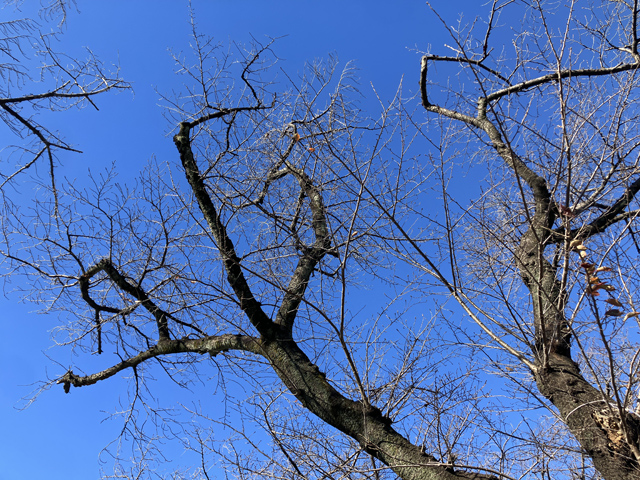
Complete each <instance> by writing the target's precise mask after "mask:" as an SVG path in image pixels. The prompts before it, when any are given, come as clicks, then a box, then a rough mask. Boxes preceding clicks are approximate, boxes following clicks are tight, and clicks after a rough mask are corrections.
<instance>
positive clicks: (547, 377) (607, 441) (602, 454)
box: [420, 56, 640, 480]
mask: <svg viewBox="0 0 640 480" xmlns="http://www.w3.org/2000/svg"><path fill="white" fill-rule="evenodd" d="M430 60H437V58H435V57H433V56H432V57H426V56H425V57H423V59H422V68H421V76H420V89H421V94H422V104H423V107H424V108H425V109H426V110H427V111H429V112H432V113H435V114H438V115H441V116H445V117H448V118H451V119H454V120H457V121H461V122H464V123H466V124H467V125H469V126H471V127H474V128H476V129H478V130H480V131H483V132H484V134H486V136H487V137H488V138H489V141H490V142H491V145H492V146H493V147H494V148H495V150H496V153H497V154H498V155H499V156H500V157H501V158H502V160H503V161H504V162H505V164H506V165H507V166H508V167H509V169H510V170H511V172H512V174H513V175H514V178H515V181H516V184H517V185H519V186H520V188H521V189H522V190H523V191H524V190H528V192H530V193H531V195H532V197H533V208H532V211H533V214H532V215H530V216H529V218H528V230H527V231H526V232H525V233H524V235H523V236H522V238H521V241H520V245H519V246H518V248H517V249H516V251H515V255H514V261H515V263H516V265H517V267H518V269H519V271H520V276H521V278H522V281H523V283H524V285H525V286H526V287H527V289H528V290H529V294H530V299H531V304H532V306H533V308H532V310H533V311H532V316H533V323H534V327H535V338H534V339H533V341H532V342H531V348H532V351H533V355H534V359H535V368H534V369H533V371H532V373H533V375H534V378H535V381H536V384H537V386H538V389H539V391H540V393H541V394H542V395H544V397H546V398H547V399H549V401H550V402H551V403H552V404H553V405H554V406H555V407H556V408H557V410H558V412H559V413H560V416H561V417H562V419H563V420H564V421H565V423H566V424H567V426H568V427H569V430H570V431H571V432H572V433H573V435H574V436H575V438H576V439H577V441H578V442H579V443H580V445H581V446H582V448H583V449H584V451H585V452H586V454H587V455H588V456H589V457H590V458H591V459H592V460H593V464H594V466H595V468H596V469H597V470H598V471H599V472H600V473H601V474H602V476H603V477H604V478H605V479H606V480H637V479H638V478H640V454H639V447H640V444H639V440H640V417H638V416H637V415H635V414H634V413H632V412H628V411H626V410H624V409H622V408H619V407H618V406H617V405H618V404H616V403H615V402H614V401H613V399H611V398H609V397H608V396H606V395H604V394H603V393H602V392H601V391H600V390H599V389H597V388H595V387H594V386H593V385H591V384H590V383H589V382H588V381H587V380H586V379H585V377H584V376H583V375H582V373H581V372H580V368H579V367H578V365H577V364H576V363H575V362H574V361H573V359H572V357H571V333H572V332H571V327H570V325H569V322H568V320H567V317H566V313H565V305H566V299H567V293H566V292H565V291H563V289H562V285H561V282H560V281H559V279H558V271H557V268H556V267H554V266H553V265H552V264H551V263H550V262H549V261H548V260H547V258H546V257H545V254H546V252H545V250H546V249H547V247H548V246H549V245H552V244H554V243H560V242H562V241H566V235H567V232H565V231H562V232H560V231H554V230H553V225H554V222H555V220H556V219H557V218H558V215H559V212H558V207H557V203H556V202H555V201H554V199H553V197H552V195H551V193H550V191H549V188H548V186H547V182H546V181H545V179H544V178H543V177H542V176H541V175H539V174H537V173H536V172H535V171H534V170H532V169H531V168H530V167H529V166H528V165H527V164H526V163H525V162H524V161H522V160H521V159H520V157H519V156H518V155H517V153H516V152H515V151H514V150H513V149H512V148H511V146H510V145H509V144H508V142H507V141H505V140H504V138H503V135H502V133H501V130H500V129H499V128H498V127H499V124H498V123H497V121H491V120H489V118H488V115H487V109H488V108H489V103H490V102H491V101H495V100H498V99H500V98H502V97H505V96H508V95H510V94H512V93H518V92H521V91H524V90H526V89H528V88H531V87H532V86H535V85H540V84H544V83H545V82H550V81H552V80H553V79H554V78H556V79H557V78H565V77H570V76H572V75H575V76H600V75H610V74H613V73H617V72H621V71H627V70H630V69H635V68H637V65H636V64H632V65H623V66H620V67H616V68H615V69H601V70H593V69H588V70H575V71H562V72H560V73H559V74H556V75H555V76H548V75H547V76H543V77H539V78H537V79H533V80H528V81H526V82H523V83H521V84H517V85H514V86H511V87H509V88H508V89H505V90H500V91H498V92H495V93H493V94H489V95H487V96H485V97H483V98H480V99H479V101H478V111H477V116H475V117H472V116H469V115H464V114H461V113H459V112H457V111H454V110H450V109H447V108H443V107H441V106H438V105H434V104H432V103H431V102H430V101H429V99H428V96H427V67H428V63H429V61H430ZM459 61H460V62H462V63H465V62H470V61H469V60H467V59H462V58H461V59H459ZM639 190H640V179H636V180H635V181H634V182H633V183H632V184H631V185H630V186H629V187H628V188H627V189H626V192H625V194H624V195H623V196H622V197H621V198H620V199H618V201H617V202H615V203H614V204H613V205H612V206H611V207H609V208H608V209H607V210H606V211H605V212H604V213H602V214H601V215H600V216H599V217H598V218H597V219H596V220H594V221H592V222H591V223H590V224H589V225H587V226H586V227H584V228H581V229H579V230H578V231H573V232H569V235H571V236H572V237H575V238H587V237H589V236H592V235H596V234H598V233H602V232H604V231H605V230H606V228H607V227H609V226H611V225H613V224H614V223H616V222H618V221H620V220H622V219H623V218H625V217H624V215H623V212H624V210H625V208H626V207H627V206H628V205H629V203H630V202H631V200H632V199H633V197H634V196H635V195H636V193H637V192H638V191H639ZM524 197H525V196H524V195H523V198H524Z"/></svg>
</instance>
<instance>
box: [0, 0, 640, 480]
mask: <svg viewBox="0 0 640 480" xmlns="http://www.w3.org/2000/svg"><path fill="white" fill-rule="evenodd" d="M51 5H52V6H53V7H55V8H54V9H53V10H50V11H49V12H50V13H53V14H54V16H55V19H57V21H61V22H62V23H64V21H68V20H67V16H66V12H67V11H68V8H69V7H70V5H69V4H68V3H66V2H53V3H52V4H51ZM56 8H57V10H56ZM425 9H430V15H431V19H432V21H433V22H437V24H438V25H439V28H443V29H444V30H445V31H447V32H448V34H449V37H448V38H447V39H446V41H443V40H441V39H432V40H431V41H432V42H433V45H432V46H431V47H430V48H429V50H426V51H418V52H416V56H415V68H414V70H413V71H408V72H405V77H404V79H403V80H402V82H401V83H399V86H398V88H397V89H396V90H395V91H394V92H393V93H391V94H389V92H384V93H382V92H379V91H378V90H376V89H375V88H373V89H371V88H368V87H367V88H365V87H364V82H363V81H362V80H363V79H361V78H360V77H359V76H358V72H357V70H356V69H355V63H351V62H349V63H340V62H339V61H338V60H337V58H336V57H335V56H331V55H329V56H328V57H327V58H325V59H324V60H312V61H310V62H309V63H307V64H306V65H305V67H304V68H303V69H302V70H299V71H297V72H295V71H290V70H287V68H286V67H283V66H281V64H282V63H283V62H282V61H281V59H280V58H279V56H278V40H277V39H270V38H267V39H262V38H257V37H256V38H254V39H253V41H252V42H251V43H250V44H238V43H231V44H229V45H227V44H221V43H218V42H217V41H216V40H214V39H213V38H212V37H211V36H209V35H208V33H207V32H206V31H204V30H203V29H202V28H201V27H200V25H199V24H198V16H197V12H196V13H195V14H194V13H193V12H192V16H191V39H190V46H191V51H190V52H188V53H183V52H180V53H175V54H174V55H173V59H174V61H175V66H176V68H175V70H176V72H177V73H176V74H177V75H180V77H181V80H182V84H183V87H182V90H181V91H171V92H168V93H167V92H160V95H161V101H162V107H163V108H164V114H165V117H166V120H167V125H168V127H167V131H168V132H169V135H168V136H169V138H170V139H172V140H173V147H174V148H173V150H172V156H171V157H170V158H152V159H151V160H150V161H149V162H148V164H147V166H146V167H144V168H143V169H142V170H141V171H140V172H139V173H137V174H136V178H137V179H136V181H133V182H127V183H125V182H120V180H119V177H118V175H119V171H120V170H122V169H126V168H127V154H128V153H129V152H130V149H131V148H132V145H133V144H135V142H136V132H135V131H130V130H124V131H122V134H121V136H120V137H119V138H117V139H115V140H116V141H117V142H118V144H119V145H120V146H121V149H122V158H121V159H118V160H116V161H115V162H114V164H113V165H112V166H108V165H107V166H97V165H96V166H94V165H91V170H90V172H89V173H87V174H85V173H84V172H80V173H79V177H78V178H77V179H69V178H68V177H67V176H60V175H58V171H59V168H60V167H61V166H63V165H64V164H65V162H66V161H68V160H67V159H68V158H69V157H68V155H70V154H74V155H79V156H81V155H82V153H81V152H80V151H79V149H78V148H76V147H75V146H73V145H72V144H71V143H69V142H68V141H67V140H65V135H66V134H67V132H64V129H63V128H61V129H60V130H58V129H56V128H53V127H51V126H50V124H51V118H53V117H52V115H60V114H61V113H62V111H66V110H69V109H72V108H74V107H82V106H88V107H96V108H98V105H97V102H99V101H101V100H102V99H104V98H105V96H106V97H108V96H109V95H112V94H114V93H116V92H117V91H128V90H130V89H131V88H132V86H131V84H129V83H127V82H126V72H120V71H119V69H118V68H117V67H113V68H111V67H106V66H105V64H103V63H102V61H101V60H99V59H98V58H97V57H96V56H95V55H93V54H91V53H89V54H88V56H86V57H82V58H85V59H83V60H80V59H79V58H80V57H77V56H69V55H63V54H61V53H59V52H57V50H56V48H55V45H56V43H55V42H56V37H55V36H51V35H42V34H41V33H40V32H39V31H38V28H37V27H36V26H35V23H34V21H33V20H13V21H9V22H5V23H3V24H0V34H1V36H2V37H3V38H2V39H0V53H1V54H2V55H3V57H2V61H1V62H0V73H1V74H2V76H3V78H4V80H5V86H2V87H0V116H1V118H2V121H3V122H4V124H5V125H6V126H7V127H8V128H9V130H10V131H11V133H12V135H13V138H14V140H15V142H13V143H12V145H11V146H9V147H7V148H5V150H4V151H3V161H2V163H0V189H1V191H2V206H1V208H2V220H1V229H2V230H1V231H2V243H0V256H1V258H2V264H1V265H2V268H3V270H2V274H3V275H4V277H3V278H4V279H5V282H6V283H5V290H9V289H10V288H9V287H10V286H11V285H13V284H15V282H19V283H18V284H19V285H20V286H19V289H20V290H22V292H23V295H24V298H26V299H28V300H30V301H34V302H36V303H39V304H40V305H42V306H43V308H44V310H45V311H46V312H49V314H50V315H56V317H55V318H56V322H57V325H56V329H55V331H54V335H53V341H54V343H55V344H56V345H58V346H59V347H60V348H62V349H69V350H71V351H72V352H73V353H74V357H73V362H74V363H73V365H71V366H66V365H65V366H62V365H56V366H55V369H56V370H55V371H54V370H52V371H51V372H50V373H49V375H50V377H49V378H48V379H47V381H45V382H43V385H42V389H41V391H44V390H47V389H49V388H52V387H53V393H50V394H49V395H52V394H56V392H57V394H60V393H61V392H66V393H68V394H70V395H73V394H75V393H77V389H79V388H82V389H87V388H92V385H95V384H97V383H103V382H110V383H111V384H113V385H114V388H123V389H124V388H125V387H124V385H125V383H126V384H127V385H128V395H129V398H128V402H127V404H126V405H125V406H124V407H123V409H122V410H123V412H124V414H123V419H122V425H123V428H122V434H121V436H120V441H119V443H117V444H116V445H115V446H112V448H111V449H110V450H109V452H110V453H111V454H113V457H114V460H113V461H110V463H109V468H110V469H111V471H108V470H106V469H105V476H106V477H111V478H155V477H159V478H209V477H210V475H211V476H214V474H215V473H214V472H217V471H221V470H216V469H224V471H225V472H226V473H225V474H226V475H227V476H228V477H234V478H274V479H275V478H287V479H289V478H291V479H295V478H317V479H324V478H331V479H334V478H335V479H337V478H367V479H380V478H401V479H407V480H409V479H432V480H453V479H475V480H484V479H486V480H489V479H541V480H543V479H550V478H554V479H565V478H566V479H585V480H586V479H594V480H595V479H600V478H602V479H605V480H630V479H635V478H638V475H640V416H639V414H638V413H637V412H640V399H639V396H640V349H639V346H638V340H639V339H640V336H639V332H638V329H639V328H640V306H637V302H638V301H640V300H639V297H638V281H639V279H638V275H637V271H636V268H635V265H636V262H637V259H638V254H639V253H640V246H639V245H638V239H637V235H636V228H637V227H636V224H637V216H638V213H640V209H639V206H638V200H637V199H636V194H637V193H638V191H639V190H640V149H639V147H640V142H639V138H640V137H639V134H638V131H639V129H638V123H636V122H637V121H638V120H637V118H638V114H639V113H640V111H639V110H638V108H637V107H638V100H637V98H636V95H637V88H638V79H637V78H636V77H637V75H638V73H637V70H638V66H639V65H640V53H639V52H638V25H637V23H638V16H639V14H640V6H638V2H637V1H634V2H626V1H613V0H601V1H592V2H575V1H574V2H569V3H568V4H558V3H552V2H542V1H533V2H529V1H527V2H514V1H509V0H505V1H502V2H500V1H497V0H495V1H493V2H490V3H489V4H488V5H487V6H486V12H485V13H484V14H483V15H480V16H479V17H477V18H475V19H467V20H463V17H461V19H460V20H459V21H458V23H455V22H452V21H451V20H450V18H449V17H448V16H445V15H443V14H441V13H440V12H439V11H438V10H437V8H431V6H425ZM80 18H81V17H80ZM34 45H35V46H34ZM32 52H36V53H37V54H38V55H39V56H40V57H39V58H41V59H42V60H41V69H40V75H41V77H40V79H41V81H39V82H36V83H34V82H33V79H34V78H35V77H34V73H33V71H32V70H31V63H30V62H31V61H32V60H31V59H32V57H31V54H32ZM380 68H384V65H380ZM408 79H412V80H411V81H408ZM364 80H365V81H366V79H364ZM42 86H45V87H46V89H45V90H43V89H42V88H41V87H42ZM372 98H373V99H375V102H371V101H369V100H368V99H372ZM374 104H375V111H374V107H373V106H372V105H374ZM122 115H123V116H126V115H127V112H122ZM140 121H144V120H143V119H141V120H140ZM101 167H102V168H101ZM24 185H36V186H37V190H34V191H35V192H37V193H36V194H34V195H33V196H31V195H29V194H25V193H24V191H21V189H22V188H24ZM25 348H28V347H25ZM123 378H126V379H128V382H124V381H123ZM169 382H173V384H175V385H176V386H178V387H179V388H180V389H182V390H183V391H184V392H185V395H187V392H191V393H189V395H192V396H193V397H198V395H202V393H201V392H202V389H204V390H209V389H210V390H212V391H213V392H214V394H215V398H216V399H217V401H218V402H219V404H216V405H211V402H210V401H206V402H205V401H198V399H196V400H195V401H190V402H178V403H176V402H174V401H171V402H167V401H163V386H162V384H163V383H169ZM194 392H199V393H198V395H193V393H194ZM46 398H47V397H43V398H41V399H40V400H39V401H45V402H46V401H47V399H46ZM200 400H202V398H200ZM172 440H173V441H176V442H178V443H179V444H181V445H182V448H183V449H185V450H186V451H189V452H192V453H193V454H194V457H192V458H196V461H195V462H194V464H193V465H191V466H190V468H187V469H185V470H181V471H176V472H171V469H170V468H167V465H166V460H167V457H168V453H167V450H166V444H167V442H170V441H172Z"/></svg>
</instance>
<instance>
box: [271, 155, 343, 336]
mask: <svg viewBox="0 0 640 480" xmlns="http://www.w3.org/2000/svg"><path fill="white" fill-rule="evenodd" d="M288 168H289V170H290V171H291V172H293V174H294V175H295V176H296V178H297V179H298V183H299V184H300V188H301V189H302V191H303V192H304V194H305V196H306V197H307V198H308V199H309V207H310V208H311V214H312V227H313V232H314V234H315V237H316V239H315V242H314V244H313V246H312V247H311V248H306V247H304V249H305V251H304V252H303V255H302V258H300V260H299V261H298V265H297V266H296V269H295V271H294V273H293V276H292V277H291V280H290V281H289V286H288V287H287V291H286V293H285V296H284V298H283V300H282V304H281V305H280V309H279V310H278V313H277V315H276V324H278V325H282V326H283V327H284V328H285V331H286V332H288V333H289V334H290V332H291V329H292V328H293V322H294V320H295V317H296V314H297V312H298V307H299V306H300V302H301V301H302V298H303V296H304V292H305V290H306V289H307V286H308V284H309V278H310V277H311V274H312V273H313V271H314V269H315V267H316V265H318V262H320V260H322V258H323V257H324V256H325V254H326V253H327V251H328V250H329V248H330V247H331V239H330V238H329V228H328V226H327V217H326V214H325V209H324V202H323V200H322V194H321V192H320V190H319V189H318V187H316V186H315V185H314V184H313V181H312V180H311V178H309V176H308V175H307V174H306V173H304V171H303V170H302V169H298V168H295V167H293V166H292V165H288Z"/></svg>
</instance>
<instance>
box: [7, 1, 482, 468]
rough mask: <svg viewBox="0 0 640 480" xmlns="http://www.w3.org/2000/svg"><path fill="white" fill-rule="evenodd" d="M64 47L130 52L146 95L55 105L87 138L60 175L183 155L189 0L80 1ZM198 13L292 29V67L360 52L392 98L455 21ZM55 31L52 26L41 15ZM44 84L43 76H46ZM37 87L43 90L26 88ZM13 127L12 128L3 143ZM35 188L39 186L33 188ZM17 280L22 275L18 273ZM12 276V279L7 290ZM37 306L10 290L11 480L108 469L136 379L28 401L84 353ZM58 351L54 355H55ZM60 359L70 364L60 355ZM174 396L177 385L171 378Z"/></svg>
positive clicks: (212, 27) (211, 27) (245, 25)
mask: <svg viewBox="0 0 640 480" xmlns="http://www.w3.org/2000/svg"><path fill="white" fill-rule="evenodd" d="M36 3H37V2H35V1H27V2H24V3H23V5H22V6H21V10H20V11H16V10H14V9H13V8H12V7H5V8H4V9H3V10H0V19H2V20H10V19H12V18H20V17H23V16H30V17H33V16H34V15H37V14H36V13H34V10H33V8H34V5H35V4H36ZM479 3H481V2H475V1H470V0H467V1H464V2H450V1H442V0H436V1H434V2H433V6H434V7H435V8H437V9H438V10H439V12H440V13H441V14H442V15H443V16H444V17H445V18H448V19H455V18H457V16H458V14H459V13H461V12H462V11H464V14H465V17H467V18H468V19H469V20H471V19H472V18H473V17H474V16H475V15H476V14H478V13H481V12H482V11H483V10H484V9H483V8H481V7H479V6H478V4H479ZM78 7H79V10H80V14H77V13H75V12H73V13H72V14H71V15H70V16H69V18H68V20H67V25H66V27H65V28H64V34H63V35H62V36H61V37H60V43H59V45H58V46H57V47H56V48H58V49H59V50H61V51H64V52H67V53H68V54H69V55H71V56H82V55H84V53H83V48H84V47H89V48H91V49H92V50H93V52H94V53H95V54H97V55H98V56H99V57H100V58H101V59H102V60H103V61H104V62H105V63H113V62H119V64H120V67H121V72H122V76H123V77H124V78H125V79H126V80H128V81H129V82H131V83H132V84H133V87H134V94H131V93H129V92H125V93H121V94H119V95H107V96H105V97H102V98H99V99H98V101H97V104H98V106H99V107H100V111H99V112H96V111H94V110H93V109H90V108H87V109H84V110H82V111H80V112H77V111H70V112H64V113H61V114H56V115H52V116H50V118H49V119H48V120H47V121H48V122H49V125H51V126H53V127H57V128H59V129H60V130H61V131H63V132H64V134H65V137H66V139H67V140H68V141H69V142H71V143H72V144H74V145H75V146H77V148H79V149H81V150H82V151H83V152H84V153H83V154H81V155H70V156H67V155H65V156H63V157H61V159H62V160H64V163H63V165H62V166H61V168H60V170H59V175H65V176H67V177H69V178H73V177H77V176H82V175H85V173H86V171H87V169H88V168H95V169H100V168H103V167H105V166H108V165H109V164H111V163H112V162H115V163H116V165H117V168H118V171H119V174H120V177H119V178H120V180H121V181H126V180H127V179H130V178H134V177H135V176H136V174H137V172H138V170H139V169H140V168H141V167H142V166H143V165H145V163H146V162H147V161H148V160H149V159H150V158H151V157H152V156H156V157H158V158H159V159H162V160H170V159H172V158H174V157H175V149H174V146H173V144H172V141H171V136H170V135H167V134H168V133H169V130H170V126H169V125H168V124H167V122H166V121H165V119H164V118H163V116H162V109H161V108H160V107H159V106H158V103H159V96H158V93H157V92H156V90H158V91H161V92H169V91H171V89H172V88H176V87H177V83H176V82H178V81H179V79H176V77H175V76H174V75H173V72H174V64H173V61H172V59H171V56H170V55H169V49H172V50H173V51H175V52H180V51H183V50H187V49H188V45H189V40H190V37H189V33H190V25H189V11H188V3H187V2H186V1H175V0H172V1H168V0H154V1H151V0H137V1H116V0H114V1H109V2H104V1H102V2H100V1H88V0H78ZM193 7H194V10H195V14H196V20H197V22H198V25H199V28H200V30H201V31H202V32H203V33H206V34H209V35H212V36H214V37H215V38H216V39H218V40H219V41H221V42H223V43H226V42H229V41H237V42H247V41H249V40H250V38H251V36H254V37H255V38H257V39H259V40H260V39H263V38H264V37H265V36H269V37H282V38H280V39H279V40H278V41H277V42H276V44H275V46H274V50H275V52H276V53H277V55H278V56H279V57H280V58H281V59H282V60H283V62H282V64H281V66H282V67H283V68H284V69H286V70H287V71H289V72H296V71H299V70H301V68H302V66H303V64H304V62H305V61H308V60H313V59H314V58H318V57H326V56H327V55H328V54H330V53H335V54H337V56H338V58H339V59H340V61H341V63H342V64H344V62H346V61H354V62H355V65H356V66H357V67H358V68H359V76H360V78H361V86H362V91H363V92H364V93H365V94H366V95H370V94H371V88H370V83H372V84H373V85H374V86H375V88H376V90H377V91H378V92H379V93H380V94H381V95H382V96H383V97H386V98H390V97H391V96H392V95H393V94H394V92H395V90H396V88H397V86H398V83H399V82H400V80H401V79H402V78H404V82H405V85H406V87H407V88H409V89H411V90H414V89H415V88H416V87H417V82H418V74H419V63H420V55H419V53H417V52H416V50H419V51H425V50H427V49H429V48H430V46H432V47H433V49H434V50H438V49H440V50H441V49H442V43H443V42H444V41H445V39H446V36H445V32H444V31H443V29H442V28H441V26H440V25H439V23H438V21H437V20H436V19H435V17H434V16H433V15H432V14H430V12H429V9H428V7H427V6H426V5H425V4H424V3H423V2H422V1H406V0H405V1H402V0H400V1H395V2H389V1H353V2H343V1H324V2H305V1H302V2H284V1H283V2H277V1H273V2H265V1H239V2H232V1H230V0H226V1H208V2H204V1H194V2H193ZM41 28H42V30H43V32H47V31H49V29H50V28H51V26H50V25H48V24H47V23H46V22H44V21H42V22H41ZM36 88H37V86H36ZM25 93H34V92H25ZM8 137H9V133H8V132H7V131H6V129H5V130H0V138H2V139H3V140H2V142H1V143H3V144H4V143H5V142H6V141H7V139H8ZM25 188H27V187H25ZM13 286H14V287H15V286H19V285H16V284H14V285H13ZM11 287H12V285H8V288H7V289H6V290H7V291H9V290H11ZM36 309H37V307H36V306H34V305H30V304H26V305H25V304H19V303H18V296H17V295H16V294H11V293H9V294H8V295H7V297H6V298H2V297H0V311H1V312H2V317H1V318H2V320H1V321H2V324H3V335H2V336H1V337H0V363H1V364H2V365H3V368H2V370H1V371H0V382H1V384H2V389H0V412H1V414H0V421H1V422H2V425H3V432H4V435H3V440H2V441H1V446H2V448H0V465H2V468H0V480H22V479H31V478H47V479H48V480H58V479H65V480H74V479H89V478H98V454H99V453H100V451H101V449H102V448H104V447H105V446H106V445H107V443H109V442H110V441H112V440H114V439H115V438H116V437H117V435H118V432H119V431H120V428H121V426H122V423H121V421H119V420H109V421H103V420H105V418H107V417H108V416H109V413H108V412H112V411H114V410H117V408H118V405H119V402H120V401H123V402H126V396H125V394H124V392H125V390H126V384H125V382H124V381H123V380H121V379H120V378H115V379H112V381H109V382H103V383H102V384H98V385H94V386H92V387H90V388H82V389H75V390H74V391H72V394H71V395H65V394H64V393H63V391H62V388H53V389H51V390H49V391H47V392H45V393H44V394H43V395H41V396H40V397H39V398H38V400H37V401H36V402H35V403H33V404H32V405H30V406H29V408H27V409H26V410H19V409H17V407H20V406H22V405H23V402H22V401H21V399H22V398H23V397H25V396H27V395H29V393H30V392H31V391H32V390H33V384H35V383H36V382H38V381H39V380H42V379H44V378H46V377H47V374H49V375H50V376H56V375H59V374H61V373H63V371H64V368H66V366H68V365H71V364H73V363H75V361H76V360H77V358H75V357H73V355H72V353H71V352H70V351H68V350H64V349H55V350H51V349H50V346H51V341H50V340H49V331H50V330H51V329H52V328H53V327H54V326H55V325H56V314H55V313H53V314H49V315H38V314H36V313H34V310H36ZM49 356H50V357H51V358H52V359H53V361H52V360H51V359H50V358H49ZM56 362H60V365H61V366H60V365H58V364H56ZM163 388H166V389H167V390H166V395H168V396H169V395H176V392H174V391H172V390H171V387H167V386H163Z"/></svg>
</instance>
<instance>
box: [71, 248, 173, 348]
mask: <svg viewBox="0 0 640 480" xmlns="http://www.w3.org/2000/svg"><path fill="white" fill-rule="evenodd" d="M100 271H104V272H105V273H106V274H107V275H108V276H109V278H110V279H111V280H112V281H113V282H114V283H115V284H116V285H117V286H118V287H119V288H120V289H121V290H123V291H124V292H127V293H128V294H129V295H131V296H132V297H134V298H135V299H136V300H139V301H140V304H141V305H142V306H143V307H144V308H146V309H147V311H148V312H149V313H151V314H152V315H153V316H154V318H155V319H156V324H157V325H158V336H159V341H160V342H162V341H166V340H169V338H170V336H169V325H168V322H167V318H168V317H169V314H167V313H166V312H165V311H164V310H162V309H161V308H160V307H158V306H157V305H156V304H155V303H154V302H153V301H152V300H151V299H150V298H149V296H148V295H147V293H146V292H145V291H144V290H143V289H142V288H141V287H140V286H138V285H133V284H131V283H129V281H127V279H126V278H124V277H123V276H122V275H121V274H120V272H118V270H116V268H115V267H114V266H113V264H112V263H111V261H110V260H109V259H108V258H103V259H102V260H100V261H99V262H98V263H97V264H95V265H94V266H93V267H91V268H90V269H89V270H87V272H86V273H85V274H84V275H82V276H81V277H80V290H81V291H82V298H84V299H85V301H87V303H89V305H90V306H91V307H93V308H95V309H96V311H99V310H104V311H107V312H112V313H119V312H120V310H117V309H113V308H111V307H102V306H100V305H97V304H96V303H95V302H94V301H93V300H91V298H90V297H89V293H88V288H89V279H90V278H91V277H93V276H94V275H95V274H96V273H98V272H100Z"/></svg>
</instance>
